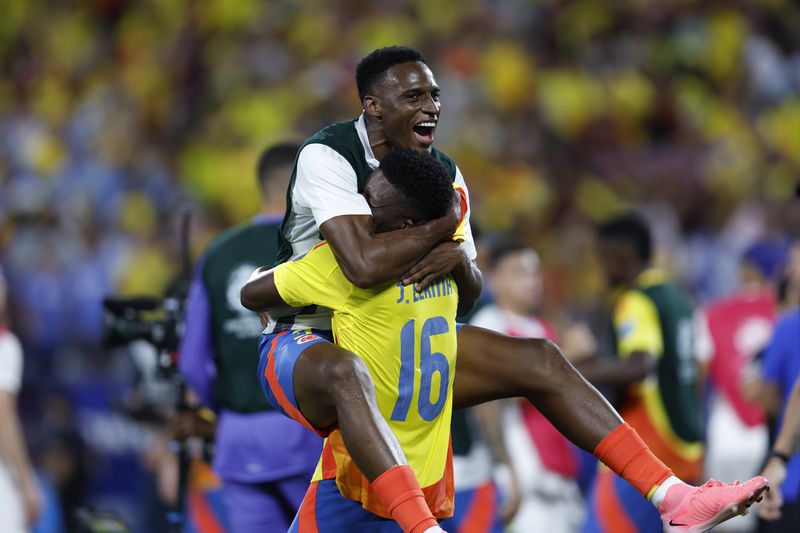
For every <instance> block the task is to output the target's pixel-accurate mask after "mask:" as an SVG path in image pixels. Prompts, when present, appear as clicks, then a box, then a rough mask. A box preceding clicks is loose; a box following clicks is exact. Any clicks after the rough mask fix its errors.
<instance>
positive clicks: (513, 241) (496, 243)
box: [489, 233, 531, 268]
mask: <svg viewBox="0 0 800 533" xmlns="http://www.w3.org/2000/svg"><path fill="white" fill-rule="evenodd" d="M525 250H531V248H530V246H527V245H525V244H524V243H523V242H522V241H520V240H519V239H518V238H517V237H516V236H514V235H512V234H510V233H501V234H499V235H495V236H493V237H492V239H491V242H490V244H489V266H490V267H491V268H495V267H496V266H497V265H498V264H499V263H500V261H502V260H503V259H504V258H505V257H506V256H508V255H511V254H515V253H518V252H522V251H525Z"/></svg>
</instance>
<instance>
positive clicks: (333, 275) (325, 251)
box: [274, 242, 352, 310]
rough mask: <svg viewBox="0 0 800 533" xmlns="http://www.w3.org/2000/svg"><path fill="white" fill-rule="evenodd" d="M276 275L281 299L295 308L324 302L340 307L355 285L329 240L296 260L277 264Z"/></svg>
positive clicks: (276, 286)
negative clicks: (349, 279) (348, 278)
mask: <svg viewBox="0 0 800 533" xmlns="http://www.w3.org/2000/svg"><path fill="white" fill-rule="evenodd" d="M274 276H275V288H276V289H278V293H279V294H280V295H281V298H282V299H283V301H284V302H286V303H287V304H289V305H291V306H294V307H305V306H307V305H321V306H323V307H329V308H331V309H334V310H337V309H341V308H342V306H343V304H344V303H345V300H346V299H347V297H348V295H349V293H350V289H351V287H352V285H351V284H350V282H348V281H347V278H346V277H345V276H344V274H343V273H342V270H341V268H340V267H339V264H338V263H337V262H336V258H335V257H334V255H333V250H331V247H330V246H328V243H326V242H323V243H320V244H319V245H317V246H316V247H315V248H313V249H312V250H311V251H310V252H308V253H307V254H306V255H305V256H304V257H302V258H301V259H298V260H297V261H292V262H288V263H283V264H281V265H278V266H277V267H275V274H274Z"/></svg>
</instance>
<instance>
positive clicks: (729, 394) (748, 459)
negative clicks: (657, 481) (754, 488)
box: [697, 242, 783, 531]
mask: <svg viewBox="0 0 800 533" xmlns="http://www.w3.org/2000/svg"><path fill="white" fill-rule="evenodd" d="M782 256H783V254H782V253H781V251H778V250H776V249H775V247H774V246H770V245H769V243H765V242H761V243H757V244H755V245H753V246H751V247H749V248H748V249H747V250H746V251H745V253H744V255H743V256H742V260H741V267H740V276H741V288H740V289H739V290H738V291H737V292H735V293H734V294H731V295H730V296H726V297H724V298H720V299H719V300H715V301H713V302H711V303H709V304H708V305H706V306H704V307H703V308H702V309H701V310H700V311H698V313H697V323H698V342H697V348H698V349H697V357H698V361H699V362H700V364H701V367H702V368H703V369H704V371H702V372H701V375H702V374H706V373H707V374H708V384H709V386H710V388H711V403H710V410H709V420H708V427H707V431H706V456H705V474H706V475H707V476H710V477H717V478H726V479H745V478H748V477H750V476H752V475H754V474H756V473H757V472H758V469H759V468H760V466H761V464H762V460H763V454H764V452H765V450H766V449H767V443H768V440H769V436H768V434H767V427H766V424H765V420H764V410H763V408H762V406H761V404H760V403H758V401H756V400H755V399H753V398H751V397H749V396H750V395H749V394H748V392H747V389H748V387H747V383H748V382H752V381H753V379H754V377H755V376H749V375H748V374H753V373H755V372H756V370H755V368H754V365H755V357H756V356H757V355H758V354H759V353H760V352H761V351H762V350H763V349H764V348H766V346H767V344H768V343H769V340H770V338H771V337H772V330H773V328H774V326H775V320H776V317H777V312H778V304H777V299H776V295H775V290H774V289H773V287H772V285H771V284H770V279H774V278H775V276H776V275H777V274H778V267H779V266H780V263H781V258H782ZM754 519H755V515H750V516H748V517H747V520H737V521H735V522H731V523H730V524H726V525H725V527H724V528H722V527H721V528H720V529H721V530H724V531H749V530H750V529H752V528H753V526H754Z"/></svg>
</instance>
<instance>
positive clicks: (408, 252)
mask: <svg viewBox="0 0 800 533" xmlns="http://www.w3.org/2000/svg"><path fill="white" fill-rule="evenodd" d="M292 199H293V200H292V201H293V202H294V203H295V206H296V207H301V208H304V209H308V210H310V211H311V213H312V214H313V216H314V220H315V222H316V223H317V226H318V227H319V229H320V231H321V232H322V235H323V236H324V238H325V240H327V241H328V242H329V243H330V245H331V246H332V247H333V249H334V251H335V252H336V257H337V258H338V261H339V265H340V266H341V269H342V272H343V273H344V275H345V276H346V277H347V279H348V280H349V281H350V282H351V283H352V284H353V285H356V286H357V287H361V288H368V287H372V286H373V285H377V284H378V283H382V282H385V281H389V280H393V279H399V278H400V277H401V276H402V274H403V273H404V272H406V271H407V270H408V269H409V268H411V267H412V266H413V265H414V264H415V263H416V262H417V261H418V260H419V259H420V258H421V257H422V256H423V255H425V253H427V252H428V251H429V250H430V249H431V248H433V247H434V246H435V245H436V244H437V243H439V242H441V241H443V240H447V239H449V238H450V237H451V236H452V235H453V233H454V232H455V230H456V228H457V226H458V223H459V220H460V218H461V206H460V203H459V202H457V201H456V200H455V198H454V202H453V209H452V210H451V211H450V212H449V213H448V214H447V215H445V216H443V217H441V218H439V219H436V220H432V221H430V222H427V223H425V224H422V225H419V226H415V227H412V228H406V229H402V230H397V231H391V232H386V233H375V231H374V228H373V224H372V210H371V209H370V207H369V205H368V204H367V201H366V199H365V198H364V197H363V196H361V195H360V194H359V193H358V180H357V177H356V174H355V171H354V170H353V168H352V166H350V163H348V162H347V160H346V159H345V158H344V157H342V155H341V154H339V153H338V152H336V151H335V150H333V149H332V148H330V147H328V146H324V145H321V144H311V145H308V146H306V147H304V148H303V149H302V150H301V151H300V154H299V155H298V157H297V168H296V175H295V182H294V185H293V187H292Z"/></svg>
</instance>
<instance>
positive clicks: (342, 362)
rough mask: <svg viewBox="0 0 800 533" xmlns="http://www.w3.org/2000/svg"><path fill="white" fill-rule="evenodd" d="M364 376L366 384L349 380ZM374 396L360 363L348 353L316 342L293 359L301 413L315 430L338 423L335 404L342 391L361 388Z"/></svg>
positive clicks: (365, 372)
mask: <svg viewBox="0 0 800 533" xmlns="http://www.w3.org/2000/svg"><path fill="white" fill-rule="evenodd" d="M355 375H359V376H364V377H365V379H367V380H369V383H367V384H364V382H363V381H359V380H353V379H351V378H352V377H353V376H355ZM362 385H363V387H362V388H363V389H364V390H365V392H366V393H367V394H372V395H374V385H373V384H372V378H371V376H369V371H368V370H367V368H366V365H364V362H363V361H362V360H361V359H360V358H359V357H358V356H357V355H355V354H353V353H352V352H349V351H347V350H344V349H342V348H340V347H339V346H337V345H336V344H333V343H330V342H318V343H315V344H314V345H313V346H311V347H309V348H308V349H307V350H305V351H304V352H303V354H302V355H301V357H300V358H298V359H297V363H296V365H295V370H294V390H295V395H296V398H297V402H298V404H299V406H300V409H301V410H302V412H303V414H304V415H305V416H306V417H307V418H308V419H309V420H310V421H312V422H313V423H314V425H315V426H316V427H321V428H332V427H333V426H335V425H336V424H337V423H338V420H337V408H338V407H337V402H339V401H341V397H342V393H343V391H347V390H349V389H350V387H353V386H357V387H358V386H362ZM337 398H339V399H338V400H337Z"/></svg>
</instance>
